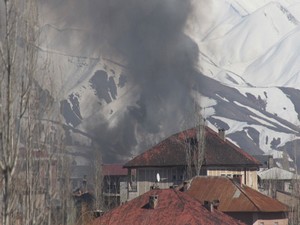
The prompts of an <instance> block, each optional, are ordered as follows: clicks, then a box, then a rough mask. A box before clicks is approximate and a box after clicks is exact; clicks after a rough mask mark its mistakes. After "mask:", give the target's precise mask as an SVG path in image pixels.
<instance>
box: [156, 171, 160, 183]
mask: <svg viewBox="0 0 300 225" xmlns="http://www.w3.org/2000/svg"><path fill="white" fill-rule="evenodd" d="M156 181H157V182H159V181H160V175H159V173H157V174H156Z"/></svg>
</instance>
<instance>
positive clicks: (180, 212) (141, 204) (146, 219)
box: [93, 189, 244, 225]
mask: <svg viewBox="0 0 300 225" xmlns="http://www.w3.org/2000/svg"><path fill="white" fill-rule="evenodd" d="M151 195H158V205H157V207H156V208H155V209H150V208H149V207H148V201H149V196H151ZM100 224H101V225H102V224H106V225H119V224H122V225H135V224H136V225H148V224H156V225H169V224H170V225H176V224H178V225H179V224H180V225H181V224H190V225H196V224H197V225H211V224H223V225H243V224H244V223H242V222H240V221H238V220H235V219H233V218H231V217H229V216H227V215H226V214H224V213H222V212H220V211H218V210H213V211H212V212H211V211H209V210H207V209H206V208H204V207H203V206H202V205H201V203H200V202H198V201H197V200H195V199H193V198H192V197H190V196H188V195H187V194H185V193H182V192H180V191H177V190H174V189H164V190H159V189H156V190H151V191H149V192H147V193H145V194H143V195H141V196H139V197H137V198H135V199H133V200H131V201H129V202H127V203H125V204H124V205H121V206H119V207H117V208H115V209H113V210H111V211H109V212H107V213H106V214H104V215H103V216H101V217H99V218H97V219H96V220H95V221H94V223H93V225H100Z"/></svg>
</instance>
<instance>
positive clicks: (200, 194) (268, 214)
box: [181, 176, 289, 225]
mask: <svg viewBox="0 0 300 225" xmlns="http://www.w3.org/2000/svg"><path fill="white" fill-rule="evenodd" d="M181 190H182V191H184V192H185V193H187V194H188V195H190V196H191V197H194V198H195V199H197V200H199V201H200V202H201V203H204V202H205V201H213V200H217V201H218V202H219V206H218V210H220V211H221V212H223V213H226V214H227V215H229V216H231V217H233V218H235V219H238V220H241V221H243V222H244V223H246V224H248V225H262V224H264V225H268V224H277V225H287V224H288V211H289V209H288V207H287V206H286V205H284V204H283V203H281V202H279V201H278V200H276V199H273V198H270V197H268V196H266V195H264V194H262V193H260V192H259V191H257V190H254V189H253V188H250V187H248V186H246V185H243V184H242V183H241V181H240V180H239V179H231V178H228V177H208V176H199V177H195V178H193V179H192V180H191V181H190V183H189V185H188V186H187V184H186V185H185V186H182V188H181Z"/></svg>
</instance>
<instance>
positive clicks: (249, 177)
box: [207, 168, 257, 190]
mask: <svg viewBox="0 0 300 225" xmlns="http://www.w3.org/2000/svg"><path fill="white" fill-rule="evenodd" d="M235 175H241V176H242V184H245V185H247V186H249V187H251V188H253V189H255V190H257V171H256V170H249V169H246V170H243V169H231V168H227V169H226V168H224V169H207V176H228V177H231V178H233V177H234V176H235ZM245 177H246V179H245Z"/></svg>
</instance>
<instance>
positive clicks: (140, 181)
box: [124, 127, 260, 199]
mask: <svg viewBox="0 0 300 225" xmlns="http://www.w3.org/2000/svg"><path fill="white" fill-rule="evenodd" d="M197 132H198V129H197V128H191V129H188V130H185V131H182V132H180V133H177V134H174V135H172V136H170V137H168V138H167V139H165V140H163V141H162V142H160V143H159V144H157V145H155V146H154V147H152V148H150V149H149V150H147V151H145V152H144V153H142V154H140V155H138V156H136V157H135V158H133V159H132V160H130V161H129V162H127V163H126V164H125V165H124V167H125V168H127V169H128V173H129V177H130V179H131V180H130V181H129V182H128V199H132V198H134V197H137V196H139V195H141V194H143V193H145V192H147V191H148V190H150V188H151V187H153V186H155V185H159V187H160V188H169V186H173V185H178V184H181V183H182V182H183V181H184V180H185V179H186V178H187V176H186V169H187V161H186V149H187V148H188V147H189V146H191V145H192V146H193V145H195V143H197V142H198V141H199V140H197ZM224 132H225V131H224V130H222V129H220V130H219V133H217V132H215V131H213V130H212V129H211V128H209V127H205V150H204V159H203V164H202V167H201V175H206V176H228V177H241V179H242V183H243V184H246V185H248V186H250V187H252V188H254V189H257V170H258V168H259V165H260V163H259V162H258V161H257V160H256V159H255V158H253V157H252V156H250V155H249V154H248V153H246V152H244V151H243V150H242V149H240V148H239V147H237V146H236V145H234V144H233V143H232V142H230V141H228V140H226V138H225V133H224ZM196 146H197V145H196ZM133 171H134V172H135V174H136V176H135V177H134V176H132V174H133ZM157 176H159V177H160V181H159V184H157V179H156V178H157Z"/></svg>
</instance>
